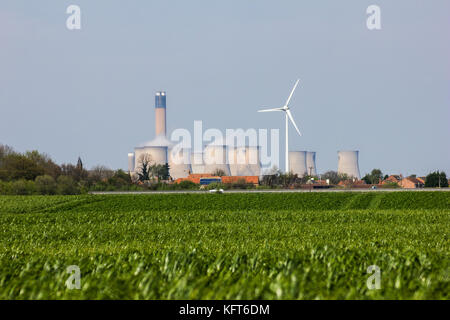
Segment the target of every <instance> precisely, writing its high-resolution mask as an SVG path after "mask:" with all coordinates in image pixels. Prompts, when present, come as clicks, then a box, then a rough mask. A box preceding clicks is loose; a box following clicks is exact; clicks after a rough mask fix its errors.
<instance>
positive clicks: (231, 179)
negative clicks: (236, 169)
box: [175, 173, 259, 185]
mask: <svg viewBox="0 0 450 320" xmlns="http://www.w3.org/2000/svg"><path fill="white" fill-rule="evenodd" d="M201 179H219V180H220V181H221V182H222V183H226V184H233V183H245V184H253V185H258V184H259V177H258V176H223V177H216V176H213V175H212V174H208V173H201V174H190V175H189V176H188V177H187V178H179V179H177V180H175V183H180V182H181V181H192V182H194V183H196V184H200V182H201Z"/></svg>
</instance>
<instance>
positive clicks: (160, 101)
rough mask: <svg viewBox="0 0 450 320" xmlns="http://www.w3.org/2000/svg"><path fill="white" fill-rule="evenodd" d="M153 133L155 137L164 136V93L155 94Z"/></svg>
mask: <svg viewBox="0 0 450 320" xmlns="http://www.w3.org/2000/svg"><path fill="white" fill-rule="evenodd" d="M155 133H156V136H159V135H163V136H166V93H165V92H164V91H160V92H157V93H156V95H155Z"/></svg>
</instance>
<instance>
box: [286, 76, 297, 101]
mask: <svg viewBox="0 0 450 320" xmlns="http://www.w3.org/2000/svg"><path fill="white" fill-rule="evenodd" d="M299 81H300V79H297V82H295V85H294V88H293V89H292V91H291V94H290V95H289V98H288V99H287V101H286V106H289V102H291V98H292V95H293V94H294V91H295V89H297V85H298V82H299Z"/></svg>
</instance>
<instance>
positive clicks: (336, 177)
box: [321, 171, 349, 184]
mask: <svg viewBox="0 0 450 320" xmlns="http://www.w3.org/2000/svg"><path fill="white" fill-rule="evenodd" d="M321 178H322V179H323V180H329V181H330V184H338V183H339V182H341V181H346V180H349V177H348V175H347V174H345V173H337V172H336V171H327V172H325V173H324V174H322V177H321Z"/></svg>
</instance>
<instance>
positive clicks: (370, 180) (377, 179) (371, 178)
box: [362, 169, 383, 184]
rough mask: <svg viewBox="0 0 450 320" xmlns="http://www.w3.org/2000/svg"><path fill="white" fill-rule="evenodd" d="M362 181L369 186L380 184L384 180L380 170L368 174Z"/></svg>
mask: <svg viewBox="0 0 450 320" xmlns="http://www.w3.org/2000/svg"><path fill="white" fill-rule="evenodd" d="M362 180H364V182H365V183H367V184H378V183H381V181H382V180H383V173H382V172H381V170H380V169H373V170H372V172H371V173H369V174H366V175H365V176H364V177H363V178H362Z"/></svg>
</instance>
